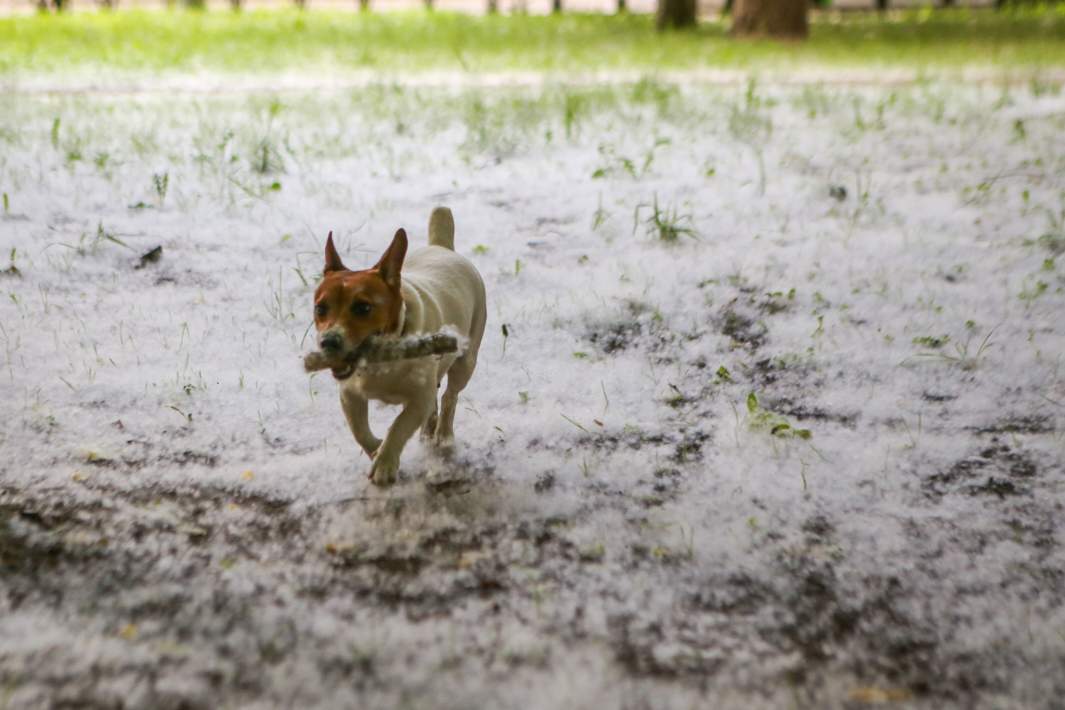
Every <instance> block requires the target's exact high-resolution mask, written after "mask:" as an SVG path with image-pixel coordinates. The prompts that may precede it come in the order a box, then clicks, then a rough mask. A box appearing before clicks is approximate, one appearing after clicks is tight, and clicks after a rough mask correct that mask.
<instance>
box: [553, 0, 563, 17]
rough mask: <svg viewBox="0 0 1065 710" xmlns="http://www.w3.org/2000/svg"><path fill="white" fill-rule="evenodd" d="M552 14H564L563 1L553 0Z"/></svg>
mask: <svg viewBox="0 0 1065 710" xmlns="http://www.w3.org/2000/svg"><path fill="white" fill-rule="evenodd" d="M551 12H553V13H554V14H556V15H557V14H558V13H560V12H562V0H551Z"/></svg>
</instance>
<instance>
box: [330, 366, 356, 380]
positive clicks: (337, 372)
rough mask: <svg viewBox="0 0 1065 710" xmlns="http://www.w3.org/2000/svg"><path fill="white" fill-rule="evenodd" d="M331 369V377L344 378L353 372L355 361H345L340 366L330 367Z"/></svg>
mask: <svg viewBox="0 0 1065 710" xmlns="http://www.w3.org/2000/svg"><path fill="white" fill-rule="evenodd" d="M331 369H332V371H333V377H334V378H336V379H338V380H346V379H348V378H349V377H351V373H353V372H355V363H353V362H346V363H344V364H343V365H341V366H340V367H334V368H331Z"/></svg>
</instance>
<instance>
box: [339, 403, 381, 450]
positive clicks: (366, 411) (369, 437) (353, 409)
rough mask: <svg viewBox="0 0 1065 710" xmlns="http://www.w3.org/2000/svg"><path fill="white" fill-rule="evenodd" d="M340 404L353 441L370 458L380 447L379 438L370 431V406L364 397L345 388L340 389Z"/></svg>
mask: <svg viewBox="0 0 1065 710" xmlns="http://www.w3.org/2000/svg"><path fill="white" fill-rule="evenodd" d="M340 406H341V408H342V409H343V410H344V418H345V419H347V420H348V426H349V427H350V428H351V433H352V434H354V435H355V441H357V442H359V446H361V447H362V450H363V451H365V452H366V455H367V456H369V457H370V458H371V459H372V458H373V457H374V454H375V453H377V449H379V448H380V447H381V440H380V439H378V438H377V437H376V436H374V435H373V432H372V431H370V407H369V405H368V404H367V402H366V398H365V397H361V396H359V395H357V394H355V393H354V392H352V391H350V390H346V389H341V390H340Z"/></svg>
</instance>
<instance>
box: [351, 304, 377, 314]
mask: <svg viewBox="0 0 1065 710" xmlns="http://www.w3.org/2000/svg"><path fill="white" fill-rule="evenodd" d="M371 308H372V306H371V305H370V304H369V303H366V301H355V303H353V304H351V312H352V313H354V314H355V315H357V316H368V315H370V309H371Z"/></svg>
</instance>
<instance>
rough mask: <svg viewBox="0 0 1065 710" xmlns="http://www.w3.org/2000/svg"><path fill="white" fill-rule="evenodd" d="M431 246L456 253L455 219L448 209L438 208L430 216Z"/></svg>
mask: <svg viewBox="0 0 1065 710" xmlns="http://www.w3.org/2000/svg"><path fill="white" fill-rule="evenodd" d="M429 244H431V245H432V246H434V247H444V248H445V249H450V250H451V251H455V218H454V217H452V216H451V210H449V209H448V208H447V207H437V208H435V209H434V210H433V213H432V214H431V215H429Z"/></svg>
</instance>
